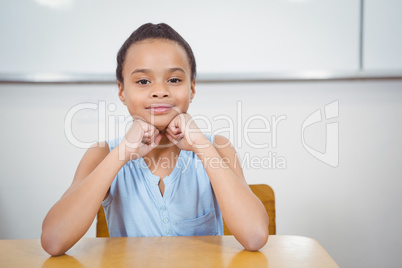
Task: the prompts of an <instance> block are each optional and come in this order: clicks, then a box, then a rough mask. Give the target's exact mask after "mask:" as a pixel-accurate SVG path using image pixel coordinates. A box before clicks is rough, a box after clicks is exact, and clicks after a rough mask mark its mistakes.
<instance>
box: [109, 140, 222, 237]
mask: <svg viewBox="0 0 402 268" xmlns="http://www.w3.org/2000/svg"><path fill="white" fill-rule="evenodd" d="M206 137H207V138H208V139H209V140H210V141H211V142H212V139H213V137H212V136H211V135H206ZM122 139H123V137H120V138H118V139H115V140H111V141H109V142H108V144H109V148H110V150H113V149H114V148H115V147H116V146H117V145H118V144H119V143H120V141H121V140H122ZM165 164H166V163H165ZM160 165H162V166H163V163H162V162H161V163H160ZM159 179H160V178H159V177H158V176H156V175H154V174H152V172H151V171H150V170H149V168H148V166H147V165H146V163H145V161H144V159H143V158H142V157H141V158H138V159H136V160H131V161H129V162H127V164H126V165H124V166H123V168H122V169H121V170H120V171H119V172H118V174H117V176H116V178H115V179H114V181H113V183H112V185H111V187H110V194H109V196H108V197H107V198H106V199H105V200H104V201H103V203H102V205H103V207H104V209H105V215H106V220H107V224H108V228H109V235H110V236H111V237H122V236H123V237H124V236H132V237H133V236H194V235H223V223H222V214H221V211H220V209H219V205H218V202H217V200H216V197H215V194H214V192H213V189H212V186H211V183H210V181H209V178H208V175H207V173H206V171H205V169H204V166H203V165H202V163H201V160H200V159H199V158H198V157H197V156H196V155H195V153H194V152H192V151H184V150H181V151H180V154H179V157H178V159H177V163H176V166H175V167H174V169H173V171H172V173H171V174H170V175H169V176H167V177H165V178H164V179H163V182H164V184H165V190H164V194H163V196H162V194H161V192H160V190H159V186H158V183H159Z"/></svg>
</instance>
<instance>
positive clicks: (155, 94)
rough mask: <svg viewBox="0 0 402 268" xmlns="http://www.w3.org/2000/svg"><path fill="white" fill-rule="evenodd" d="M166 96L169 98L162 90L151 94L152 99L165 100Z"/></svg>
mask: <svg viewBox="0 0 402 268" xmlns="http://www.w3.org/2000/svg"><path fill="white" fill-rule="evenodd" d="M168 96H169V93H168V92H167V91H164V90H159V91H155V92H152V97H153V98H167V97H168Z"/></svg>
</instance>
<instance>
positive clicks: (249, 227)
mask: <svg viewBox="0 0 402 268" xmlns="http://www.w3.org/2000/svg"><path fill="white" fill-rule="evenodd" d="M203 144H207V146H205V147H203V146H202V147H200V148H197V147H194V148H195V149H194V152H195V153H196V155H197V156H198V158H200V160H201V161H202V163H203V165H204V168H205V170H206V171H207V174H208V176H209V179H210V181H211V184H212V187H213V189H214V192H215V195H216V198H217V200H218V203H219V207H220V209H221V211H222V215H223V218H224V219H225V223H226V225H227V227H228V229H229V230H230V232H231V233H232V234H233V235H234V236H235V237H236V239H237V240H238V241H239V242H240V243H241V244H242V245H243V246H244V248H245V249H247V250H250V251H255V250H259V249H260V248H262V247H263V246H264V245H265V244H266V243H267V240H268V235H269V233H268V223H269V220H268V215H267V212H266V210H265V207H264V205H263V204H262V203H261V201H260V199H258V197H256V196H255V195H254V193H253V192H252V191H251V189H250V187H249V186H248V184H247V182H246V180H245V178H244V175H243V171H242V168H241V165H240V161H239V159H238V157H237V154H236V151H235V149H234V148H233V146H232V144H231V143H230V141H228V140H227V139H226V138H225V137H223V136H218V135H217V136H215V139H214V144H211V143H210V142H209V141H208V140H206V141H205V142H204V143H203ZM223 145H226V146H223Z"/></svg>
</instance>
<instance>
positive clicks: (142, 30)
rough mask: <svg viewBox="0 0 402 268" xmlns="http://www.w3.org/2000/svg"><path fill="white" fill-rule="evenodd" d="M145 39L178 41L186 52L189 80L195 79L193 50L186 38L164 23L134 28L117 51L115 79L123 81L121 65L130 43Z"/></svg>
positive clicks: (147, 24)
mask: <svg viewBox="0 0 402 268" xmlns="http://www.w3.org/2000/svg"><path fill="white" fill-rule="evenodd" d="M145 39H167V40H172V41H174V42H176V43H178V44H179V45H180V46H182V47H183V48H184V50H185V51H186V53H187V57H188V60H189V63H190V68H191V80H195V77H196V64H195V58H194V54H193V51H192V50H191V47H190V45H189V44H188V43H187V42H186V40H184V39H183V37H181V35H180V34H179V33H178V32H176V31H175V30H174V29H173V28H172V27H170V26H169V25H167V24H166V23H158V24H153V23H146V24H143V25H142V26H140V27H139V28H138V29H137V30H135V31H134V32H133V33H132V34H131V35H130V37H129V38H128V39H127V40H126V41H125V42H124V44H123V45H122V46H121V48H120V50H119V52H118V53H117V67H116V78H117V81H119V82H120V83H123V80H124V79H123V65H124V61H125V59H126V54H127V50H128V49H129V48H130V46H131V45H132V44H135V43H137V42H140V41H142V40H145Z"/></svg>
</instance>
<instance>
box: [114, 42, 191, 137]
mask: <svg viewBox="0 0 402 268" xmlns="http://www.w3.org/2000/svg"><path fill="white" fill-rule="evenodd" d="M123 77H124V83H123V84H121V83H118V86H119V98H120V100H121V101H122V102H123V104H124V105H126V106H127V108H128V111H129V113H130V115H131V116H133V117H136V116H137V117H140V118H142V119H143V120H145V121H146V122H149V123H150V124H152V125H154V126H155V127H156V128H158V129H159V130H164V129H165V128H166V126H167V125H168V124H169V123H170V121H171V120H172V119H173V118H174V117H175V116H176V115H178V114H180V113H185V112H187V110H188V107H189V104H190V102H191V100H192V99H193V97H194V94H195V81H192V80H191V68H190V64H189V60H188V57H187V54H186V51H185V50H184V49H183V48H182V47H181V46H180V45H179V44H177V43H176V42H174V41H170V40H164V39H146V40H143V41H140V42H138V43H135V44H133V45H131V47H130V48H129V49H128V51H127V55H126V59H125V62H124V65H123Z"/></svg>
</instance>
